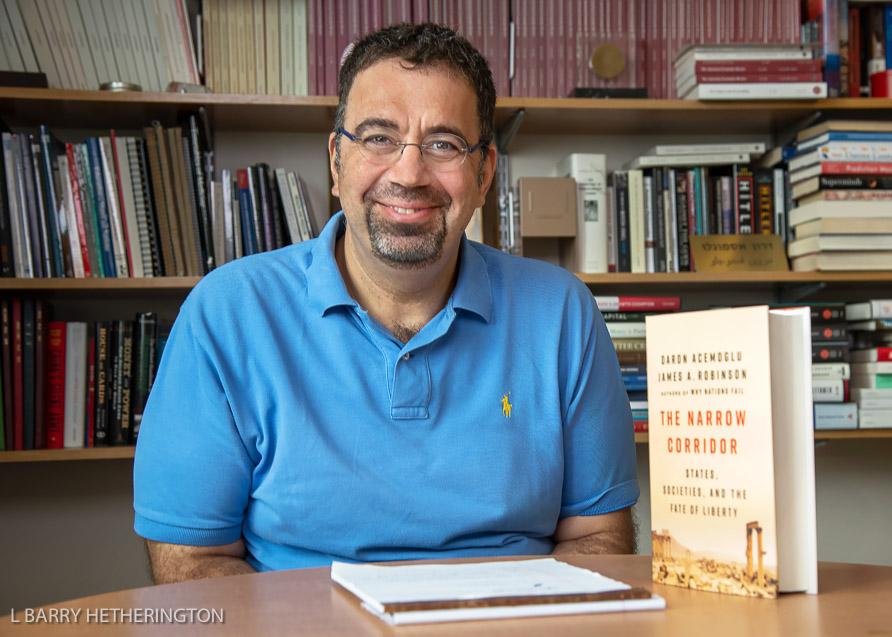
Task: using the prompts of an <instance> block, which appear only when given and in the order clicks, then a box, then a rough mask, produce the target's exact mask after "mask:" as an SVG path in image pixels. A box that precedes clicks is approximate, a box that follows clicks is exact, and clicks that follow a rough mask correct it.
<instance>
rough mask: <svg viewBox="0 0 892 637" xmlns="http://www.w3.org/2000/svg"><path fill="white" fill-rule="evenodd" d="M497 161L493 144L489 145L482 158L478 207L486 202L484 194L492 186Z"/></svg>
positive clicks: (496, 152) (496, 153)
mask: <svg viewBox="0 0 892 637" xmlns="http://www.w3.org/2000/svg"><path fill="white" fill-rule="evenodd" d="M497 159H498V151H497V150H496V145H495V144H489V145H488V146H487V147H486V155H485V156H484V158H483V178H482V179H481V180H480V200H479V202H478V206H479V207H483V204H484V203H485V202H486V193H488V192H489V189H490V187H491V186H492V180H493V177H495V174H496V160H497Z"/></svg>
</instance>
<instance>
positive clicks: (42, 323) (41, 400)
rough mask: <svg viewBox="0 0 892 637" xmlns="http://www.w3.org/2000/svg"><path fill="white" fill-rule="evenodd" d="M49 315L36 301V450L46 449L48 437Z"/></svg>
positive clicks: (44, 307)
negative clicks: (47, 361) (47, 357)
mask: <svg viewBox="0 0 892 637" xmlns="http://www.w3.org/2000/svg"><path fill="white" fill-rule="evenodd" d="M46 343H47V313H46V304H45V303H44V302H43V301H40V300H37V301H34V448H35V449H45V448H46V446H47V435H46V404H47V403H46Z"/></svg>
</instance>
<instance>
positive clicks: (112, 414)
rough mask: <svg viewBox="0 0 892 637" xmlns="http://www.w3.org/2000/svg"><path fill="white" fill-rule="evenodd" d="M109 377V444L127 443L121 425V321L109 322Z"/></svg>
mask: <svg viewBox="0 0 892 637" xmlns="http://www.w3.org/2000/svg"><path fill="white" fill-rule="evenodd" d="M108 356H109V379H108V444H109V445H112V446H120V445H126V444H127V439H126V438H124V430H123V428H122V427H121V372H122V369H121V361H122V359H123V342H122V340H121V331H120V321H111V322H110V324H109V339H108Z"/></svg>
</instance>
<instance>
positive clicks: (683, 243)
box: [675, 170, 692, 272]
mask: <svg viewBox="0 0 892 637" xmlns="http://www.w3.org/2000/svg"><path fill="white" fill-rule="evenodd" d="M675 207H676V217H675V218H676V228H677V232H676V237H677V239H676V241H677V242H678V269H679V271H680V272H689V271H691V269H692V268H691V249H690V245H691V244H690V234H689V228H688V190H687V177H686V173H685V171H684V170H679V171H678V172H676V174H675Z"/></svg>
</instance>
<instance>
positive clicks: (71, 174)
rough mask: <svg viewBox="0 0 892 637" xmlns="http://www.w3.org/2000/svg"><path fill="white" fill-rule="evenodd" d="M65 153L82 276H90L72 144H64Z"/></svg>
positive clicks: (79, 189) (75, 160) (85, 233)
mask: <svg viewBox="0 0 892 637" xmlns="http://www.w3.org/2000/svg"><path fill="white" fill-rule="evenodd" d="M65 154H66V155H68V179H70V180H71V191H72V194H73V196H72V199H73V201H72V203H73V204H74V216H75V218H76V219H77V234H78V239H79V241H80V245H81V256H82V257H83V262H84V276H85V277H90V276H92V274H91V270H90V255H89V253H88V252H87V229H86V227H85V226H84V210H83V207H82V206H81V187H80V182H79V181H78V179H77V159H75V157H74V146H73V145H72V144H65Z"/></svg>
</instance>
